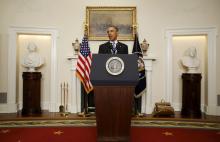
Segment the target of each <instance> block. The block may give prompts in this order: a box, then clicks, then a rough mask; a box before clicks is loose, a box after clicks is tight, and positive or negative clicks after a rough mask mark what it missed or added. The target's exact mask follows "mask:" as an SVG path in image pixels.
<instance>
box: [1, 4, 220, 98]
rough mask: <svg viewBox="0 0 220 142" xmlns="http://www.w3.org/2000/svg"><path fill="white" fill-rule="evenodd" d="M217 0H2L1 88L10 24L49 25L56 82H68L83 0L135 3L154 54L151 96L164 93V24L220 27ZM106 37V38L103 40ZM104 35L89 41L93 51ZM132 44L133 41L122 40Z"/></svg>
mask: <svg viewBox="0 0 220 142" xmlns="http://www.w3.org/2000/svg"><path fill="white" fill-rule="evenodd" d="M219 5H220V1H219V0H193V1H192V0H185V1H182V0H166V1H165V0H121V1H118V0H111V1H109V0H62V1H61V0H28V1H27V0H0V21H1V22H0V91H7V89H8V88H7V54H8V50H7V48H8V29H9V27H10V26H22V27H53V28H56V29H58V31H59V36H60V37H59V39H58V40H57V53H58V56H57V57H58V83H60V82H63V81H66V82H71V78H70V77H71V72H70V66H71V64H70V62H69V61H68V60H67V59H66V57H67V56H68V55H71V54H72V52H73V49H72V45H71V43H72V42H74V41H75V39H76V38H79V39H80V40H81V39H82V36H83V22H84V21H85V7H86V6H136V7H137V23H138V26H139V27H138V31H139V37H140V41H142V40H143V39H144V38H146V39H147V40H148V42H149V43H150V48H149V56H151V55H155V56H156V57H157V59H158V60H157V61H156V62H155V63H154V72H153V82H152V83H153V84H152V87H153V88H152V93H153V101H159V100H160V99H161V98H162V97H164V95H165V67H166V64H165V55H166V54H165V47H166V39H165V30H166V28H172V27H210V26H215V27H217V28H218V29H220V19H219V13H220V9H219ZM103 42H104V41H103ZM100 43H102V41H97V42H96V41H93V42H90V45H91V49H92V52H93V53H96V52H97V51H98V45H99V44H100ZM125 43H127V44H128V45H129V51H130V52H131V50H132V42H125ZM219 46H220V39H219V37H218V38H217V53H216V55H217V81H218V82H217V83H218V84H217V92H218V93H219V94H220V88H219V86H220V67H219V66H220V57H219V55H220V47H219Z"/></svg>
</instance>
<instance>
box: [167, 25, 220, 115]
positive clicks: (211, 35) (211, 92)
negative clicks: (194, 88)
mask: <svg viewBox="0 0 220 142" xmlns="http://www.w3.org/2000/svg"><path fill="white" fill-rule="evenodd" d="M165 34H166V39H167V47H166V65H167V66H166V67H167V68H166V79H165V81H166V83H165V84H166V94H165V99H166V101H169V102H172V97H173V82H172V80H173V78H172V74H173V71H172V68H173V65H172V60H173V59H172V54H173V45H172V38H173V36H184V35H206V36H207V38H208V106H207V110H206V113H207V114H210V115H219V113H216V112H217V111H213V109H214V110H217V102H216V98H217V95H216V36H217V29H216V28H215V27H204V28H170V29H167V30H166V33H165Z"/></svg>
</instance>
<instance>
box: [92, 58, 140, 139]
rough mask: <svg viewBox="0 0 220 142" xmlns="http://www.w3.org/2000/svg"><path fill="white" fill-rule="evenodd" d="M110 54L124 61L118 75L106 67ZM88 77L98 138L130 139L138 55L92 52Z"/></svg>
mask: <svg viewBox="0 0 220 142" xmlns="http://www.w3.org/2000/svg"><path fill="white" fill-rule="evenodd" d="M112 57H117V58H120V59H121V60H122V61H123V63H124V70H123V71H122V73H120V74H119V75H112V74H110V73H109V72H108V70H107V69H106V68H108V64H107V62H108V60H109V59H110V58H112ZM113 60H114V59H113ZM113 60H112V61H113ZM112 63H113V64H114V61H113V62H112ZM113 66H114V65H113ZM116 66H117V65H116ZM116 66H115V67H116ZM119 66H120V65H119ZM90 78H91V81H92V84H93V86H94V95H95V107H96V124H97V141H98V142H129V141H130V127H131V126H130V125H131V115H132V102H133V95H134V89H135V86H136V84H137V82H138V67H137V56H136V55H124V54H123V55H122V54H119V55H109V54H94V55H93V60H92V67H91V77H90Z"/></svg>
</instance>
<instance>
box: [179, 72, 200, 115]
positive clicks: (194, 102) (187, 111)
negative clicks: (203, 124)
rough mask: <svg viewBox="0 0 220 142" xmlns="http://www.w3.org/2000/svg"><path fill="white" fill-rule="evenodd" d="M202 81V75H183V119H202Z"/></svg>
mask: <svg viewBox="0 0 220 142" xmlns="http://www.w3.org/2000/svg"><path fill="white" fill-rule="evenodd" d="M201 79H202V76H201V74H200V73H193V74H192V73H183V74H182V80H183V94H182V95H183V96H182V110H181V115H182V116H183V117H201V110H200V107H201Z"/></svg>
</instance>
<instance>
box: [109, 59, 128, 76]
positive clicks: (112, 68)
mask: <svg viewBox="0 0 220 142" xmlns="http://www.w3.org/2000/svg"><path fill="white" fill-rule="evenodd" d="M106 70H107V72H108V73H109V74H111V75H119V74H121V73H122V72H123V71H124V61H123V60H122V59H121V58H119V57H111V58H109V59H108V60H107V61H106Z"/></svg>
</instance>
